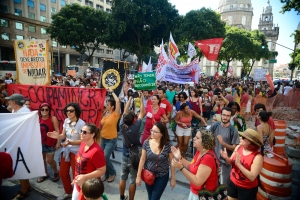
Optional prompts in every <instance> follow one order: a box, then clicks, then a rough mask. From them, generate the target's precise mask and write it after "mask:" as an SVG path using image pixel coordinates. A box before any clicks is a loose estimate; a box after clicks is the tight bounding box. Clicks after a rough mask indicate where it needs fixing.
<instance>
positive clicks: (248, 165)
mask: <svg viewBox="0 0 300 200" xmlns="http://www.w3.org/2000/svg"><path fill="white" fill-rule="evenodd" d="M239 134H240V144H239V145H238V146H237V147H236V148H235V150H234V152H233V154H232V155H231V156H230V157H229V156H228V154H227V150H226V148H225V149H224V150H222V149H221V150H220V152H221V156H222V158H223V159H225V160H226V162H227V164H228V165H232V170H231V171H230V179H228V181H227V195H228V200H233V199H249V200H255V199H256V194H257V191H258V178H257V177H258V175H259V173H260V172H261V170H262V166H263V157H262V156H261V155H260V153H259V149H260V146H261V145H262V144H261V142H260V135H259V133H258V132H256V131H255V130H252V129H247V130H246V131H244V132H239Z"/></svg>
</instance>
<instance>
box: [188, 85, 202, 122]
mask: <svg viewBox="0 0 300 200" xmlns="http://www.w3.org/2000/svg"><path fill="white" fill-rule="evenodd" d="M189 102H190V104H191V106H192V110H193V111H195V112H196V113H197V114H198V115H200V116H202V115H203V111H202V102H201V99H200V98H199V96H198V91H197V89H192V90H191V96H190V97H189ZM199 123H200V120H199V119H198V118H195V117H193V119H192V124H195V125H198V124H199Z"/></svg>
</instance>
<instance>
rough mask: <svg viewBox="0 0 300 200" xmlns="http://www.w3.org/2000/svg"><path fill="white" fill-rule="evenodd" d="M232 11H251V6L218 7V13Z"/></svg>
mask: <svg viewBox="0 0 300 200" xmlns="http://www.w3.org/2000/svg"><path fill="white" fill-rule="evenodd" d="M232 11H248V12H253V8H240V7H238V8H221V9H219V12H220V13H223V12H232Z"/></svg>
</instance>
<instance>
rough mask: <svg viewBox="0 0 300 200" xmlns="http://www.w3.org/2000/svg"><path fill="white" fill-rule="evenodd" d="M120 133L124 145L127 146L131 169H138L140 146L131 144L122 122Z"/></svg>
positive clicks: (140, 153)
mask: <svg viewBox="0 0 300 200" xmlns="http://www.w3.org/2000/svg"><path fill="white" fill-rule="evenodd" d="M121 132H122V134H123V137H124V139H125V143H126V146H127V147H128V148H129V158H130V164H131V166H132V167H133V169H138V167H139V163H140V159H141V155H142V146H141V145H133V144H132V143H131V142H130V141H129V140H128V137H127V134H126V125H125V124H123V126H122V131H121Z"/></svg>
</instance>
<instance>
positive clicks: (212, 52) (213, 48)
mask: <svg viewBox="0 0 300 200" xmlns="http://www.w3.org/2000/svg"><path fill="white" fill-rule="evenodd" d="M222 42H223V38H212V39H207V40H198V41H196V42H195V45H196V46H197V47H198V48H199V49H200V50H201V52H202V53H203V54H204V55H205V57H206V58H207V60H211V61H216V60H217V59H218V56H219V53H220V50H221V47H222Z"/></svg>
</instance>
